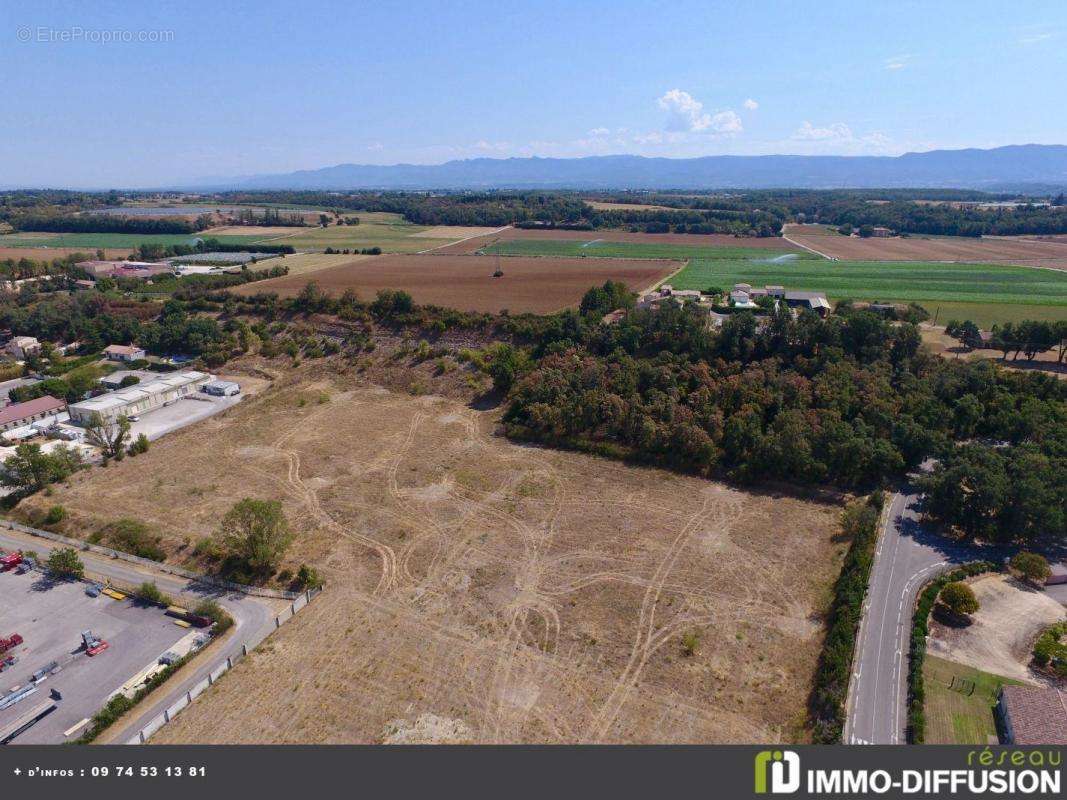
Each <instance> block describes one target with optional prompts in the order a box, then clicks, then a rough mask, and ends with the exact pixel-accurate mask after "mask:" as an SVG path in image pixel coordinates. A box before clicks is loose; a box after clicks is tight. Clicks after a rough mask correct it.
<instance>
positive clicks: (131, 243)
mask: <svg viewBox="0 0 1067 800" xmlns="http://www.w3.org/2000/svg"><path fill="white" fill-rule="evenodd" d="M197 238H201V237H197V236H191V235H188V234H10V235H9V236H0V247H85V249H92V250H95V249H97V247H105V249H110V247H114V249H116V250H122V249H129V250H134V249H136V247H137V245H139V244H192V243H193V242H195V241H196V239H197ZM226 238H227V239H233V240H235V242H236V243H242V244H243V243H245V242H254V241H256V239H257V238H258V237H254V236H232V237H226Z"/></svg>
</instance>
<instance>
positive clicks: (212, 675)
mask: <svg viewBox="0 0 1067 800" xmlns="http://www.w3.org/2000/svg"><path fill="white" fill-rule="evenodd" d="M321 591H322V589H309V590H308V591H306V592H304V593H303V594H300V595H299V596H298V597H297V598H296V600H294V601H293V602H292V603H291V604H290V606H289V608H287V609H285V610H284V611H282V613H281V614H279V615H278V616H277V617H275V618H274V628H272V629H270V630H268V631H267V632H266V633H262V634H258V635H256V636H253V637H252V639H250V640H249V641H247V642H245V643H244V644H242V645H241V652H240V653H238V654H235V655H232V656H227V657H226V658H225V659H224V660H223V661H221V662H219V663H218V664H217V665H216V666H215V667H213V668H212V669H211V670H209V671H208V674H207V676H206V677H204V678H202V679H201V680H200V681H198V682H197V683H196V684H195V685H194V686H192V687H191V688H190V689H189V690H188V691H186V693H185V694H183V695H182V696H181V697H180V698H178V700H177V701H176V702H175V703H173V704H172V705H170V706H169V707H167V708H165V709H163V711H162V712H161V713H159V714H157V715H156V716H154V717H153V718H152V719H151V720H149V721H148V724H147V725H145V726H144V727H143V728H141V729H140V730H139V731H137V733H135V734H134V735H133V736H131V737H130V738H129V739H128V740H127V741H126V742H125V744H144V743H145V742H147V741H148V739H149V737H150V736H152V735H153V734H154V733H155V732H156V731H158V730H159V729H160V728H162V727H163V726H164V725H166V724H167V723H168V722H170V721H171V720H172V719H174V718H175V717H176V716H177V715H178V714H179V713H181V711H182V709H184V708H185V707H186V706H188V705H189V704H190V703H191V702H193V700H194V699H196V698H197V697H199V696H200V695H201V694H203V693H204V692H205V691H207V689H208V687H210V686H212V685H213V684H214V683H215V681H217V680H218V679H219V678H221V677H222V676H223V675H225V674H226V673H227V672H228V671H229V670H231V669H233V666H234V665H235V664H237V663H239V662H240V661H241V659H242V658H244V657H245V656H247V655H248V653H249V652H250V651H252V650H254V649H255V648H256V647H258V646H259V645H260V643H262V642H263V640H264V639H266V638H267V637H268V636H270V635H271V634H272V633H273V632H274V631H275V630H277V629H278V628H280V627H281V626H282V625H283V624H285V623H286V622H288V621H289V620H291V619H292V618H293V616H294V615H295V614H296V613H297V612H298V611H300V610H301V609H302V608H304V607H305V606H307V604H308V603H310V602H311V601H312V599H313V598H315V597H316V596H318V595H319V593H320V592H321Z"/></svg>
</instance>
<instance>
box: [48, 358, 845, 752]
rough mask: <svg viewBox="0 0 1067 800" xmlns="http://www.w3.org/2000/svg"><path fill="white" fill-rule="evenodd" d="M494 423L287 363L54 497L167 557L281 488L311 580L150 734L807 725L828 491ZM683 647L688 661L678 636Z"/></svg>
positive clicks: (431, 734)
mask: <svg viewBox="0 0 1067 800" xmlns="http://www.w3.org/2000/svg"><path fill="white" fill-rule="evenodd" d="M495 424H496V416H495V414H494V413H492V412H479V411H474V410H472V409H471V408H470V407H469V406H467V405H464V404H462V403H460V402H456V401H453V400H448V399H444V398H440V397H434V396H423V397H413V396H411V395H403V394H396V393H392V392H389V391H387V390H385V389H382V388H379V387H375V386H372V385H366V384H364V383H361V382H359V381H358V380H357V379H356V378H354V377H352V376H350V375H340V374H331V373H330V372H329V370H328V369H326V368H325V367H324V366H323V365H322V363H321V362H320V363H319V364H318V365H317V366H314V367H312V366H305V367H302V368H301V371H300V372H299V374H294V373H291V372H290V373H287V374H286V375H284V376H282V377H280V378H279V381H278V383H277V384H276V385H275V386H274V387H273V388H271V389H270V390H268V391H266V392H264V393H263V394H262V395H261V396H259V397H258V398H251V399H250V400H248V401H246V402H245V403H242V404H241V405H239V406H237V407H236V408H234V409H233V410H231V411H229V412H227V413H226V414H225V415H224V416H221V417H215V418H212V419H210V420H208V421H206V422H204V423H202V424H200V425H198V426H195V427H193V428H190V429H186V430H185V431H182V432H179V433H176V434H173V435H171V436H168V437H166V438H165V439H163V440H161V441H160V442H158V443H155V444H153V446H152V450H151V451H150V452H149V453H148V454H146V455H143V456H140V457H138V458H136V459H132V460H131V459H127V460H126V461H124V462H122V463H120V464H117V465H112V466H111V467H108V468H107V469H106V470H105V469H95V470H93V471H92V472H89V473H85V474H82V475H79V476H78V477H76V478H75V479H74V480H73V481H72V483H71V485H70V486H69V487H56V490H55V493H54V495H53V496H51V497H48V498H40V499H34V500H33V501H31V503H30V504H31V505H33V503H36V504H38V505H41V504H43V505H41V507H42V508H44V507H45V506H50V505H55V504H61V505H63V506H64V507H65V508H66V509H67V510H68V514H69V522H68V526H69V527H68V530H70V531H81V532H84V531H88V530H92V529H94V527H95V526H97V525H98V524H99V522H100V521H102V520H107V519H114V518H116V517H121V516H133V517H138V518H141V519H144V520H145V521H146V522H148V523H149V524H150V525H151V526H152V527H153V528H154V529H155V530H157V531H159V532H160V533H161V534H162V535H163V541H164V545H165V546H166V548H167V549H168V551H170V552H171V553H172V554H174V558H175V559H176V560H181V554H182V553H188V552H189V551H190V548H189V547H188V546H187V545H186V546H184V547H183V544H182V543H183V541H193V540H195V539H196V538H197V537H199V536H203V535H207V534H210V533H211V532H212V531H213V530H214V529H215V526H216V525H217V522H218V519H219V518H220V516H221V515H222V513H224V512H225V511H226V510H227V509H228V508H229V507H230V505H231V504H232V503H233V502H234V501H235V500H236V499H239V498H240V497H243V496H254V497H262V498H276V499H279V500H281V501H282V502H283V503H284V506H285V510H286V513H287V514H288V516H289V518H290V520H291V523H292V526H293V529H294V530H295V531H296V532H297V534H298V536H297V541H296V543H295V544H294V546H293V547H292V548H291V551H290V553H289V556H288V558H287V566H288V567H289V568H292V567H293V566H295V565H296V564H298V563H299V562H305V561H306V562H308V563H311V564H315V565H317V566H318V567H319V568H320V569H322V570H323V572H324V574H325V576H326V578H327V581H328V587H327V590H326V591H325V592H324V593H323V594H322V595H321V596H320V597H319V598H318V599H317V600H316V601H315V602H314V603H312V605H311V607H310V608H308V609H307V610H306V611H304V612H303V613H301V614H300V615H298V616H297V618H296V619H294V620H293V621H292V622H290V623H289V624H287V625H285V626H284V627H283V628H282V629H281V630H280V631H278V632H277V633H276V634H275V635H274V636H272V637H271V639H269V640H268V642H267V643H266V644H265V646H264V647H263V648H262V649H261V650H260V651H257V652H255V653H254V654H253V655H252V656H251V657H250V658H249V659H247V660H246V661H244V662H242V663H241V664H240V665H239V666H238V667H237V668H236V669H235V670H234V671H233V672H231V673H230V674H229V675H227V676H226V677H225V678H224V679H223V680H222V681H220V682H219V683H218V684H216V686H215V687H214V688H213V689H211V690H209V691H208V693H207V694H205V695H204V696H203V697H202V698H200V699H198V700H197V701H196V702H195V703H194V704H193V706H192V707H191V708H189V709H188V710H186V711H185V712H184V713H183V714H182V715H181V716H180V717H179V718H178V719H177V721H176V722H175V723H173V724H171V725H170V726H168V727H167V728H165V729H164V730H163V731H162V732H161V733H160V734H159V735H158V736H157V737H156V738H155V739H154V741H157V742H161V743H178V742H198V743H215V742H243V743H252V742H302V743H320V742H321V743H327V742H381V741H408V742H410V741H477V742H638V741H640V742H756V741H759V742H769V741H781V740H789V739H792V738H794V737H796V736H797V735H798V730H799V724H800V723H801V721H802V720H803V717H804V708H805V701H806V698H807V694H808V691H809V687H810V682H811V678H812V674H813V671H814V668H815V663H816V658H817V654H818V650H819V645H820V642H821V639H822V625H821V623H820V622H819V619H818V616H817V607H818V606H819V605H820V604H821V603H822V602H824V601H825V598H826V596H827V594H828V591H829V588H828V587H829V586H830V584H831V583H832V581H833V579H834V577H835V575H836V572H837V569H838V566H839V563H840V555H841V550H842V548H843V545H842V544H840V543H837V544H835V543H834V542H833V541H832V537H833V534H834V533H835V531H836V528H837V515H838V509H837V508H836V507H834V506H830V505H823V504H817V503H812V502H807V501H803V500H799V499H793V498H789V497H780V496H772V495H761V494H751V493H746V492H742V491H739V490H737V489H733V488H729V487H727V486H724V485H722V484H718V483H714V482H710V481H705V480H701V479H697V478H689V477H681V476H677V475H674V474H671V473H667V472H663V471H659V470H652V469H638V468H633V467H628V466H625V465H621V464H618V463H614V462H609V461H604V460H600V459H596V458H592V457H588V456H583V455H577V454H573V453H564V452H556V451H550V450H544V449H540V448H534V447H524V446H518V445H515V444H512V443H510V442H508V441H506V440H503V439H501V438H499V437H496V436H494V435H493V434H492V431H493V428H494V426H495ZM686 634H692V635H693V636H695V639H696V645H695V652H693V653H691V654H687V653H686V648H684V647H683V646H682V637H683V636H684V635H686Z"/></svg>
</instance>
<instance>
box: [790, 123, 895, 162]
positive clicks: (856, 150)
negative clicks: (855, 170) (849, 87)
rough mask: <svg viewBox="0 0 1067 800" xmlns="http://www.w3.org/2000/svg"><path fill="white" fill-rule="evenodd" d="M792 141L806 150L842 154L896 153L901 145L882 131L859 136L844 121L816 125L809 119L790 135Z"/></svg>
mask: <svg viewBox="0 0 1067 800" xmlns="http://www.w3.org/2000/svg"><path fill="white" fill-rule="evenodd" d="M790 141H792V142H796V143H803V145H804V146H803V147H802V148H801V149H802V150H804V151H805V152H814V153H824V152H831V153H839V154H841V155H861V154H869V155H879V154H888V153H895V152H897V151H898V150H899V146H898V145H897V143H896V142H894V141H893V139H891V138H890V137H888V136H886V135H885V134H884V133H881V132H880V131H874V132H872V133H868V134H865V135H863V136H857V135H856V134H855V133H853V132H852V129H851V128H850V127H849V126H848V125H846V124H845V123H843V122H833V123H831V124H829V125H826V126H824V127H816V126H814V125H812V124H811V123H810V122H809V121H808V120H804V122H803V124H802V125H801V126H800V127H799V128H797V130H796V131H795V132H794V133H793V135H792V136H791V137H790Z"/></svg>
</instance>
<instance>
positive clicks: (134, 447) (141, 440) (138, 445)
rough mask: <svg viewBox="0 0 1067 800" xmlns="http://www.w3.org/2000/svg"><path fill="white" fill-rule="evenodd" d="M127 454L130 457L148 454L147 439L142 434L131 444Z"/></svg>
mask: <svg viewBox="0 0 1067 800" xmlns="http://www.w3.org/2000/svg"><path fill="white" fill-rule="evenodd" d="M127 452H128V453H129V454H130V455H131V456H139V455H141V453H147V452H148V437H147V436H145V435H144V434H143V433H142V434H140V435H139V436H138V437H137V438H136V439H134V440H133V444H131V445H130V446H129V448H128V449H127Z"/></svg>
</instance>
